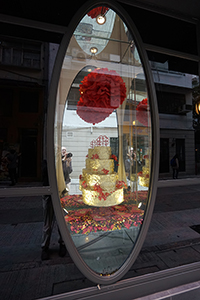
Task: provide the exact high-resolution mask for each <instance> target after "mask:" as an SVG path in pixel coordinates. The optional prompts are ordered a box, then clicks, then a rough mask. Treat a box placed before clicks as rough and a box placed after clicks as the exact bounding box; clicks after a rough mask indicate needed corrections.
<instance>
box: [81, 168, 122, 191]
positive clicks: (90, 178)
mask: <svg viewBox="0 0 200 300" xmlns="http://www.w3.org/2000/svg"><path fill="white" fill-rule="evenodd" d="M117 179H118V175H117V174H116V173H114V174H110V175H109V174H108V175H99V174H90V173H87V172H86V173H85V175H84V178H83V180H85V181H86V184H87V186H88V187H94V185H95V184H98V185H100V186H101V188H102V190H104V191H113V190H115V185H116V181H117Z"/></svg>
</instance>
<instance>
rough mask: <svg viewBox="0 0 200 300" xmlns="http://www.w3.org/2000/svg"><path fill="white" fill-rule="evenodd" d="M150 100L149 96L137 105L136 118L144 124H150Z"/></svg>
mask: <svg viewBox="0 0 200 300" xmlns="http://www.w3.org/2000/svg"><path fill="white" fill-rule="evenodd" d="M147 110H148V100H147V98H145V99H143V100H142V101H141V102H140V103H139V104H138V105H137V107H136V118H137V120H138V121H139V122H140V123H142V124H143V125H144V126H148V115H147Z"/></svg>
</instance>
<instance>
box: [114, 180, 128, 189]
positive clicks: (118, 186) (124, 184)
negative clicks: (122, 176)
mask: <svg viewBox="0 0 200 300" xmlns="http://www.w3.org/2000/svg"><path fill="white" fill-rule="evenodd" d="M116 188H117V189H121V188H125V189H126V188H127V185H126V183H125V182H124V181H118V182H117V183H116Z"/></svg>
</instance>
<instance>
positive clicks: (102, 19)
mask: <svg viewBox="0 0 200 300" xmlns="http://www.w3.org/2000/svg"><path fill="white" fill-rule="evenodd" d="M96 22H97V23H98V24H99V25H103V24H105V23H106V17H105V16H104V15H98V16H97V17H96Z"/></svg>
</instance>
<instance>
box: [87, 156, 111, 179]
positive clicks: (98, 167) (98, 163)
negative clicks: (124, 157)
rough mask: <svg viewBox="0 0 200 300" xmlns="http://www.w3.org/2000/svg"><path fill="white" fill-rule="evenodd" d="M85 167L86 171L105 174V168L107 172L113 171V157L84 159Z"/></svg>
mask: <svg viewBox="0 0 200 300" xmlns="http://www.w3.org/2000/svg"><path fill="white" fill-rule="evenodd" d="M86 169H87V171H88V172H92V173H94V174H95V173H96V174H100V175H105V170H108V174H112V173H113V172H114V161H113V159H106V160H104V159H102V160H100V159H89V158H87V159H86Z"/></svg>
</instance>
